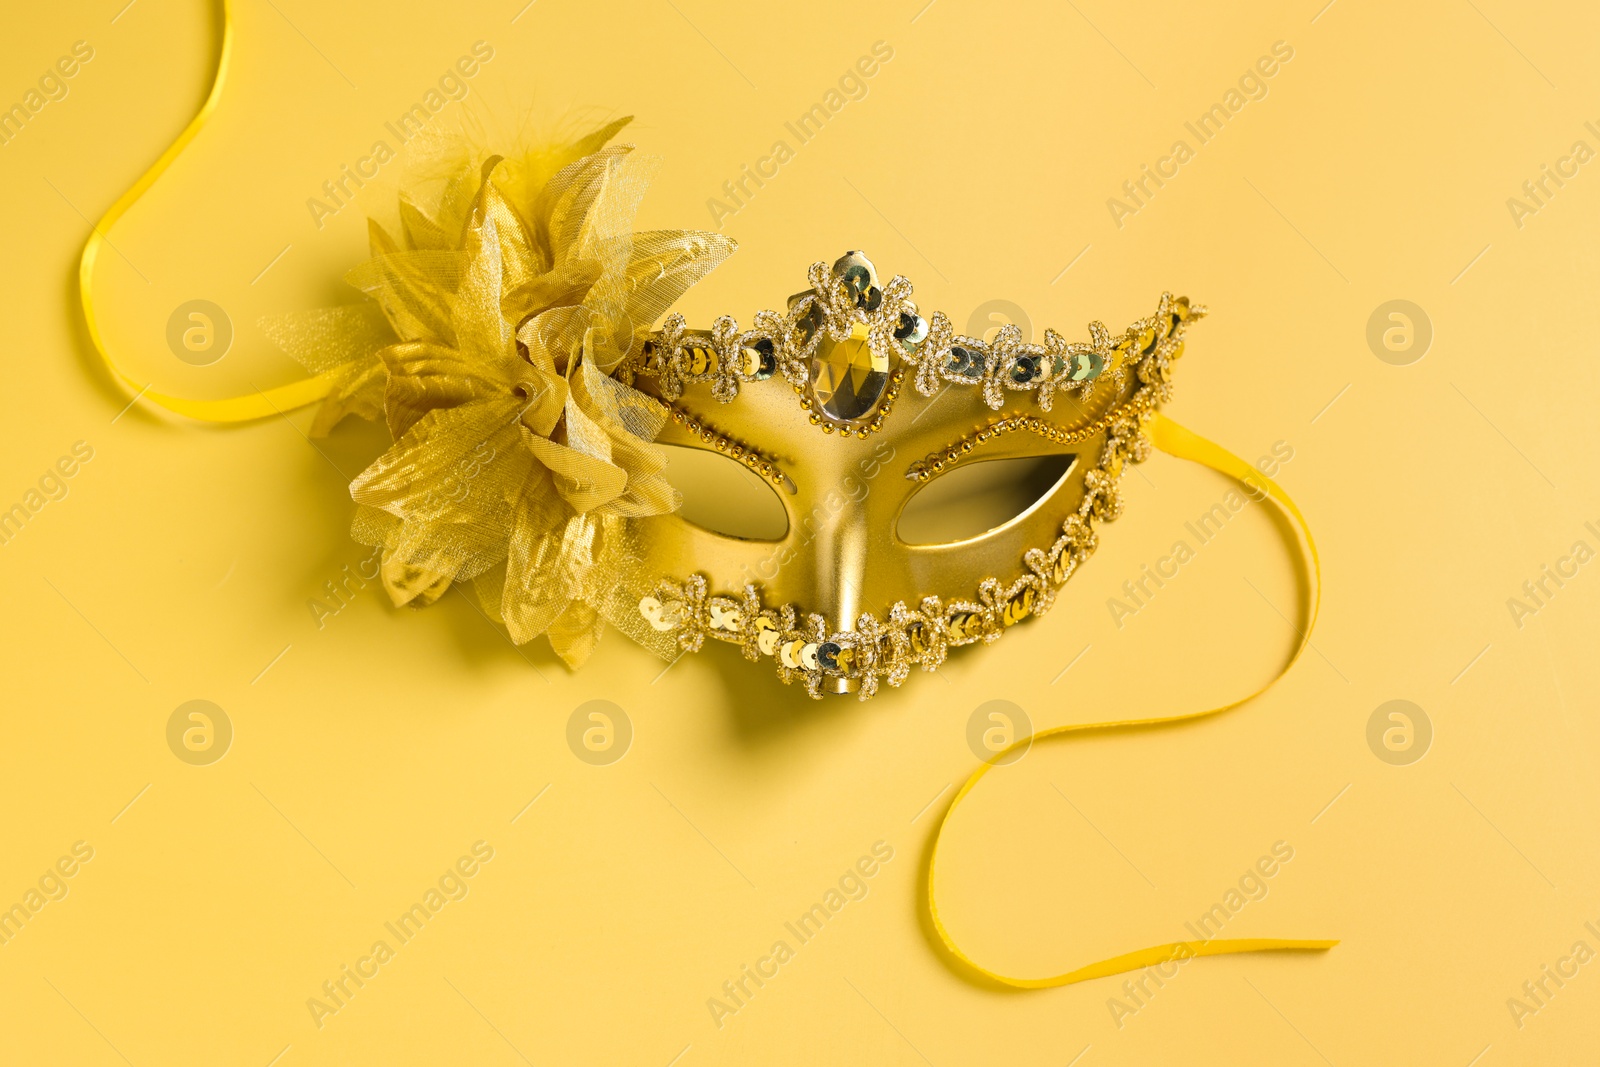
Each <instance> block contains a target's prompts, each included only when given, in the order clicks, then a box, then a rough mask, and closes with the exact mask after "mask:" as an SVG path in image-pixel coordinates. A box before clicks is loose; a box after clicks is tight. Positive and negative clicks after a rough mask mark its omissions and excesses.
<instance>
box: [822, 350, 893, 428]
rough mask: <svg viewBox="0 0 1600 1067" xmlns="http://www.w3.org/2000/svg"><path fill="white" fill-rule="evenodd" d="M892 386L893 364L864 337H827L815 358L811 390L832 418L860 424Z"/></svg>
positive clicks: (824, 410) (825, 412)
mask: <svg viewBox="0 0 1600 1067" xmlns="http://www.w3.org/2000/svg"><path fill="white" fill-rule="evenodd" d="M888 384H889V361H888V360H887V359H881V358H879V357H878V356H875V355H874V354H873V352H872V348H871V346H869V345H868V344H867V340H866V338H865V337H864V336H861V337H858V336H855V335H851V336H850V337H847V338H845V339H844V340H843V341H834V340H833V339H832V338H830V337H824V338H823V339H822V343H821V344H819V345H818V346H817V352H816V355H814V356H812V357H811V390H812V392H813V393H814V394H815V395H816V398H817V404H818V406H820V407H821V408H822V411H823V413H824V414H825V415H827V416H828V417H829V418H832V419H836V420H838V421H840V422H856V421H858V420H860V419H862V418H864V417H865V416H867V415H868V414H870V413H871V412H872V409H873V408H875V407H877V405H878V401H879V400H881V399H883V391H884V388H885V387H886V386H887V385H888Z"/></svg>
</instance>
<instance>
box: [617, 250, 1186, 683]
mask: <svg viewBox="0 0 1600 1067" xmlns="http://www.w3.org/2000/svg"><path fill="white" fill-rule="evenodd" d="M810 281H811V284H812V287H811V288H810V289H808V290H807V291H805V292H803V293H800V294H798V295H796V296H794V297H791V298H790V300H789V303H788V309H787V312H786V313H785V314H782V315H779V314H777V313H775V312H770V311H766V312H760V313H758V314H757V315H756V316H755V319H754V322H753V324H752V325H751V327H750V328H749V329H745V330H741V329H739V327H738V326H737V325H736V324H735V323H734V321H733V320H732V319H729V318H721V319H718V320H717V321H716V322H715V323H713V324H712V327H711V329H710V330H703V331H689V330H687V329H685V326H684V322H683V320H682V318H681V317H680V316H677V315H673V316H670V317H669V318H668V319H667V320H666V322H665V323H664V324H663V326H662V328H661V329H660V330H659V331H656V332H654V333H652V334H651V335H650V336H649V338H648V339H647V340H646V341H645V342H644V343H643V345H642V346H641V348H640V350H639V352H638V353H637V355H636V357H634V358H632V359H631V360H630V361H629V362H628V363H627V364H626V365H625V366H624V367H623V372H624V374H626V375H630V376H631V377H632V379H633V381H634V382H635V384H636V385H637V387H638V388H640V389H642V390H643V391H645V392H647V393H649V394H651V395H653V396H656V397H659V398H660V399H661V400H662V401H663V402H665V403H666V404H667V405H668V406H669V408H670V410H671V416H672V421H671V422H670V423H669V424H668V426H667V428H666V429H665V430H664V432H663V433H662V434H661V436H660V437H659V439H658V440H659V441H661V442H662V443H664V444H679V445H688V446H691V447H699V448H704V449H715V450H716V451H717V452H719V453H722V454H724V455H727V456H731V457H733V458H734V459H736V460H738V461H739V462H742V463H743V464H745V465H746V466H747V467H749V468H750V469H751V470H752V471H754V472H756V473H757V474H758V475H759V476H760V477H761V478H763V479H765V480H766V481H768V482H769V483H771V484H772V485H773V486H775V487H776V488H777V489H778V493H777V495H778V497H779V498H780V499H781V501H782V503H783V508H784V512H785V515H786V519H787V523H786V526H787V528H786V530H785V531H784V532H783V534H782V535H781V536H780V537H779V538H777V539H775V540H755V539H749V538H736V537H730V536H725V535H722V534H719V533H717V532H714V531H710V530H707V529H704V528H702V527H700V526H697V525H695V524H693V523H691V522H689V521H687V520H685V519H684V518H683V517H681V516H680V515H677V514H674V515H670V516H663V517H660V518H654V519H650V520H648V521H647V522H646V523H645V529H646V530H647V531H648V532H647V533H646V534H645V535H644V536H642V537H641V543H642V544H643V546H644V548H645V554H644V559H645V563H646V567H645V570H646V571H648V572H654V573H659V574H663V575H668V576H674V577H676V576H682V578H681V579H679V580H673V578H669V579H668V580H666V581H664V582H663V583H662V585H661V588H660V589H659V590H657V591H654V592H652V593H651V594H648V595H646V596H644V597H642V598H641V599H640V601H639V604H638V608H639V611H640V613H641V615H642V616H643V617H644V618H645V619H646V620H647V621H648V622H649V623H650V625H651V626H652V627H653V628H655V629H657V630H660V631H664V632H672V633H675V634H677V635H678V639H679V642H680V644H681V645H682V646H683V647H685V648H698V647H699V646H700V644H701V642H702V640H703V638H704V637H706V636H710V637H712V638H715V639H718V640H723V641H729V642H733V643H736V644H738V645H740V646H741V647H742V648H743V649H744V651H745V653H746V655H748V656H750V657H751V658H755V659H770V660H771V661H772V662H773V664H774V665H775V666H776V668H777V671H778V674H779V676H780V677H781V678H783V679H784V680H785V681H789V680H791V679H793V678H796V677H799V678H802V679H803V680H804V681H805V683H806V686H807V688H808V690H810V692H811V693H812V694H813V695H816V694H818V693H821V692H834V693H844V692H859V693H860V695H861V696H862V697H863V698H865V697H869V696H871V695H872V693H873V692H874V691H875V690H876V688H877V685H878V681H879V679H880V678H885V679H887V680H888V681H889V683H890V684H891V685H899V684H900V683H901V682H902V681H904V680H905V678H906V676H907V674H908V672H909V671H910V668H911V667H912V666H913V665H921V666H923V667H925V668H927V669H930V670H932V669H934V668H937V667H938V666H939V664H940V663H941V662H943V660H944V657H945V654H946V651H947V650H948V649H950V648H953V647H956V646H960V645H966V644H972V643H975V642H988V641H992V640H994V639H996V638H998V637H999V636H1000V635H1001V634H1002V633H1004V632H1005V630H1006V629H1007V628H1009V627H1011V626H1012V625H1014V624H1016V623H1018V622H1021V621H1022V620H1024V619H1026V618H1029V617H1030V616H1034V615H1041V614H1043V613H1044V612H1045V611H1047V610H1048V609H1049V607H1050V605H1051V603H1052V601H1053V599H1054V596H1055V591H1056V589H1057V587H1058V586H1060V585H1061V583H1062V582H1064V581H1066V579H1067V578H1069V577H1070V576H1071V575H1072V573H1073V571H1074V570H1075V569H1076V568H1077V566H1078V565H1079V564H1080V563H1082V562H1083V560H1084V559H1085V558H1087V556H1088V555H1089V554H1090V553H1091V552H1092V551H1093V550H1094V546H1095V533H1094V524H1095V523H1096V522H1097V521H1099V520H1109V519H1114V518H1115V517H1116V516H1117V514H1118V513H1119V511H1120V503H1119V499H1118V495H1117V481H1118V479H1119V477H1120V476H1121V474H1122V472H1123V468H1124V465H1125V464H1126V463H1128V462H1138V461H1140V460H1143V459H1144V458H1145V457H1146V456H1147V455H1148V453H1149V443H1148V441H1147V440H1146V439H1145V438H1144V436H1143V433H1142V429H1143V423H1144V420H1145V419H1146V418H1147V417H1148V416H1149V415H1150V414H1151V413H1152V412H1153V411H1154V410H1155V409H1156V408H1157V407H1158V406H1159V404H1160V403H1161V401H1162V400H1163V399H1164V398H1165V397H1166V395H1167V381H1168V379H1169V376H1170V372H1171V364H1172V361H1173V360H1175V359H1176V358H1177V357H1178V356H1179V355H1180V354H1181V353H1182V350H1183V333H1184V329H1185V327H1186V325H1187V323H1188V322H1190V321H1192V320H1193V319H1194V318H1197V317H1198V316H1199V315H1200V314H1202V311H1201V309H1199V308H1194V307H1191V306H1190V304H1189V302H1188V301H1187V300H1184V299H1178V300H1174V299H1172V297H1171V296H1170V295H1169V296H1164V297H1162V299H1161V302H1160V304H1159V306H1158V307H1157V309H1156V314H1155V315H1154V316H1153V317H1152V318H1149V319H1145V320H1141V321H1139V322H1137V323H1134V324H1133V325H1132V326H1130V327H1129V328H1128V329H1127V330H1125V331H1123V332H1122V333H1121V334H1120V335H1113V334H1111V333H1110V332H1108V331H1107V330H1106V329H1105V328H1104V327H1103V326H1101V325H1100V324H1098V323H1095V324H1093V325H1091V326H1090V328H1089V338H1088V340H1087V341H1084V342H1075V343H1074V342H1068V341H1067V340H1066V339H1065V338H1064V337H1062V336H1061V335H1060V334H1058V333H1056V332H1055V331H1054V330H1047V331H1045V334H1044V337H1043V338H1042V343H1040V344H1029V343H1026V342H1025V341H1024V340H1023V337H1022V334H1021V330H1020V329H1019V328H1018V327H1017V326H1015V325H1006V326H1004V327H1002V328H1001V329H1000V331H999V332H998V334H997V335H996V336H994V337H993V338H992V340H988V341H985V340H984V339H983V338H979V337H969V336H963V335H959V334H957V333H955V331H954V329H953V328H952V326H951V323H950V320H949V319H948V318H947V317H946V316H945V315H944V314H942V313H940V312H934V313H933V314H932V315H931V316H929V317H926V318H925V317H924V316H923V315H922V314H921V312H920V311H919V310H918V308H917V306H916V304H914V303H913V302H912V301H911V283H910V282H909V281H907V280H906V279H905V278H903V277H898V276H897V277H895V278H892V279H890V280H889V282H888V283H887V284H880V282H879V277H878V274H877V271H876V269H875V268H874V266H873V264H872V263H871V261H870V260H868V259H867V257H866V256H865V255H863V254H862V253H861V252H850V253H848V254H847V255H845V256H844V257H842V258H841V259H839V260H838V261H837V262H835V263H834V264H833V265H832V267H831V268H829V267H827V266H825V265H824V264H822V263H817V264H814V265H813V266H812V267H811V271H810ZM1042 457H1055V458H1057V459H1058V461H1059V462H1058V463H1057V464H1055V465H1053V466H1052V467H1051V468H1050V470H1051V473H1052V474H1055V475H1056V476H1055V478H1054V479H1053V484H1051V485H1050V486H1049V488H1048V491H1047V492H1045V493H1044V495H1043V496H1042V497H1040V498H1039V499H1037V500H1036V501H1030V502H1028V504H1027V506H1025V507H1024V508H1023V509H1022V510H1020V511H1019V512H1018V513H1017V514H1015V515H1013V516H1010V517H1008V518H1007V519H1006V520H1005V521H1003V522H1001V523H999V524H998V525H996V526H995V527H994V528H991V529H986V530H983V531H980V532H976V533H975V535H972V536H961V537H942V538H938V539H937V540H936V541H934V542H933V543H928V541H927V538H926V536H924V537H921V538H918V537H908V531H907V523H906V521H905V520H906V519H907V518H908V513H909V511H910V510H911V509H912V507H913V506H914V505H915V504H916V503H918V502H919V498H921V497H922V495H923V494H924V493H931V492H932V491H933V490H934V489H935V488H936V487H937V486H939V484H940V482H941V481H942V480H944V479H946V478H947V477H950V476H951V474H952V472H953V471H954V470H956V469H958V468H978V469H977V470H973V471H971V473H972V474H974V475H976V476H977V477H978V478H979V479H982V478H983V477H984V475H985V472H984V471H983V470H982V468H983V467H985V466H986V465H987V466H988V467H990V468H991V469H993V468H994V467H996V466H997V465H996V464H995V463H994V462H993V461H996V460H1005V459H1013V460H1014V459H1028V458H1042ZM966 473H968V471H967V470H965V469H964V470H963V474H966ZM945 506H946V507H959V506H960V504H959V502H952V503H949V504H946V505H945ZM924 525H926V524H924Z"/></svg>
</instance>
